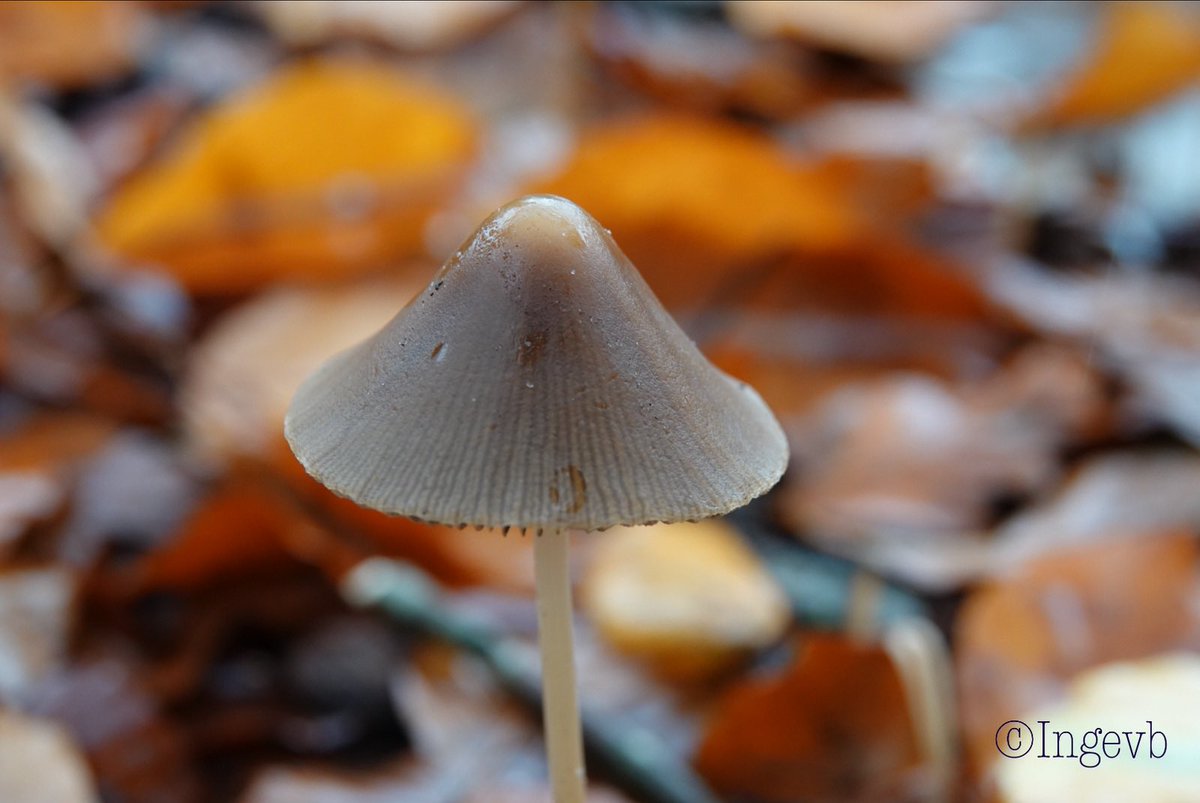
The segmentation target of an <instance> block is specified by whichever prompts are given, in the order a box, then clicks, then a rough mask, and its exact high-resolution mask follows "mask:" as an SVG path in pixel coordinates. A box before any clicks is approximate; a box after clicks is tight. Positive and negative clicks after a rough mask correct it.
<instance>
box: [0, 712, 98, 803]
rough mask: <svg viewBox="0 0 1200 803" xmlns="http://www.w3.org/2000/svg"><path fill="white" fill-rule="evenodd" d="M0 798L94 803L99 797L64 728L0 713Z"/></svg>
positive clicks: (13, 802)
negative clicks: (0, 746) (2, 747)
mask: <svg viewBox="0 0 1200 803" xmlns="http://www.w3.org/2000/svg"><path fill="white" fill-rule="evenodd" d="M0 744H3V745H4V749H3V750H0V800H4V801H5V803H96V801H98V800H99V799H100V798H99V796H98V795H97V793H96V789H95V786H94V784H93V783H92V777H91V772H90V771H89V770H88V766H87V762H86V761H85V760H84V757H83V756H82V755H81V754H80V752H79V749H78V748H77V747H76V746H75V745H74V744H73V743H72V742H71V739H70V738H69V737H68V736H67V734H66V733H65V732H64V731H63V729H62V728H61V727H59V726H58V725H55V724H54V723H52V722H47V721H45V720H41V719H35V718H33V717H27V716H23V715H21V714H18V713H16V712H13V711H5V710H0Z"/></svg>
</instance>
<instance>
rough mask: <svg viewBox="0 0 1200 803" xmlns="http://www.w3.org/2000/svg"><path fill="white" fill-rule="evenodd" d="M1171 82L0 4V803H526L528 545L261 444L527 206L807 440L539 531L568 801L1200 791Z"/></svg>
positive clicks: (755, 31) (907, 27)
mask: <svg viewBox="0 0 1200 803" xmlns="http://www.w3.org/2000/svg"><path fill="white" fill-rule="evenodd" d="M1198 87H1200V5H1197V4H1195V3H1167V2H1138V3H1073V2H1064V3H1032V2H1030V3H1025V2H1016V3H1002V2H902V1H898V2H854V3H844V2H822V3H809V2H730V3H721V2H715V1H713V2H707V1H704V0H689V1H687V2H592V3H522V2H457V3H438V2H410V3H386V2H370V3H368V2H305V3H266V2H214V3H205V2H90V3H71V2H61V3H26V2H6V3H0V800H3V801H4V803H76V802H77V801H79V802H81V803H82V802H85V801H88V802H99V801H103V803H228V802H229V801H235V802H236V803H278V802H279V801H288V803H342V802H343V801H345V803H369V802H375V801H377V802H379V803H383V801H387V802H388V803H497V802H500V803H517V802H518V801H539V803H541V802H543V801H546V800H548V793H547V791H546V788H545V784H544V780H543V779H544V778H545V767H544V765H543V763H542V758H541V750H542V748H541V743H540V725H539V719H538V715H537V712H536V710H535V709H534V708H533V707H532V706H531V705H530V702H531V698H532V697H535V696H536V695H534V694H532V693H531V692H532V691H535V690H536V682H537V681H536V671H537V670H536V649H535V644H536V641H535V636H536V632H535V631H536V617H535V613H534V608H533V604H532V559H531V551H530V541H529V538H528V537H523V536H521V535H519V534H517V533H515V532H514V533H509V534H508V535H506V536H502V535H501V534H500V533H498V532H487V531H484V532H475V531H473V530H456V529H447V528H441V527H435V526H430V525H424V524H417V523H415V522H412V521H408V520H405V519H393V518H388V517H385V516H382V515H377V514H375V513H373V512H370V511H366V510H362V509H359V508H357V507H355V506H354V505H352V504H350V503H348V502H346V501H344V500H341V499H338V498H335V497H333V496H332V495H331V494H329V493H328V492H326V491H325V490H324V489H323V488H321V487H320V486H318V485H317V484H316V483H315V482H313V481H311V480H309V479H308V478H307V477H306V476H305V475H304V473H303V471H302V470H301V469H300V468H299V467H298V465H297V464H296V463H295V462H294V460H293V458H292V457H291V455H290V453H289V451H288V450H287V448H286V446H285V445H284V443H283V440H282V433H281V429H282V420H283V413H284V410H285V409H286V406H287V403H288V400H289V399H290V396H291V394H292V392H293V391H294V389H295V387H296V386H297V384H298V383H299V382H300V380H301V379H302V378H303V377H304V376H305V375H306V374H307V373H308V372H309V371H310V370H312V369H313V368H314V367H315V366H316V365H318V364H319V363H320V362H321V361H323V360H324V359H325V358H326V357H328V356H329V355H331V354H332V353H334V352H336V351H338V350H340V349H342V348H345V347H347V346H349V345H350V344H352V343H354V342H356V341H357V340H359V339H361V338H363V337H365V336H367V335H369V334H371V333H372V332H374V331H375V330H376V329H377V328H378V327H380V326H381V325H382V324H383V323H384V322H385V321H386V320H388V319H389V318H390V317H391V316H392V315H393V314H395V312H396V311H397V310H398V309H399V308H400V307H401V306H402V305H403V304H404V303H405V302H406V301H407V300H408V299H409V298H410V297H411V296H412V295H414V294H415V293H417V292H419V291H420V290H421V289H422V288H423V287H424V285H425V284H426V283H427V282H428V281H429V278H430V277H431V275H432V274H433V272H434V271H435V270H436V268H437V267H438V266H439V265H440V263H441V261H442V260H443V259H445V258H446V257H447V256H448V255H449V254H451V253H452V252H453V251H454V249H455V248H456V246H457V245H458V243H460V242H461V241H462V240H463V238H465V237H466V236H468V235H469V234H470V232H471V231H472V230H473V228H474V227H475V226H476V225H477V224H478V223H479V222H480V221H481V220H482V219H483V218H484V217H485V216H486V215H487V214H488V213H489V212H490V211H491V210H492V209H494V208H495V207H496V206H498V205H500V204H501V203H504V202H506V201H508V200H511V199H512V198H514V197H516V196H518V195H521V194H524V193H527V192H552V193H557V194H560V195H563V196H566V197H568V198H570V199H572V200H574V201H576V202H577V203H579V204H581V205H582V206H583V207H584V208H586V209H587V210H589V211H590V212H591V213H592V214H593V215H594V216H595V217H596V218H598V219H599V220H600V222H601V223H602V224H603V225H605V226H606V227H608V228H610V229H611V230H612V233H613V235H614V237H615V238H616V240H617V242H618V243H619V244H620V245H621V247H622V248H623V249H624V250H625V252H626V253H627V254H628V255H629V257H630V258H631V259H632V260H633V262H634V263H635V264H636V265H637V266H638V267H639V269H640V270H641V271H642V273H643V275H644V276H645V277H646V279H647V281H648V282H649V284H650V285H651V287H652V288H653V289H654V291H655V292H656V293H657V294H658V296H659V298H660V299H661V300H662V302H663V303H664V304H665V305H666V306H667V307H668V308H669V309H670V311H671V312H672V313H673V314H674V315H675V317H676V318H677V320H678V321H679V322H680V324H681V325H682V326H683V327H684V328H685V329H686V330H687V331H688V333H689V334H690V335H691V336H692V337H693V338H694V339H695V341H696V342H697V344H698V345H699V346H700V347H701V348H702V349H703V350H704V352H705V353H706V354H707V355H708V356H709V357H710V359H712V360H713V361H714V362H715V363H716V364H717V365H718V366H720V367H721V368H722V369H723V370H724V371H726V372H727V373H729V374H731V375H733V376H735V377H738V378H739V379H742V380H745V381H747V382H749V383H751V384H752V385H753V386H754V387H756V388H757V389H758V390H759V391H760V393H761V394H762V395H763V397H764V398H765V399H766V400H767V402H768V403H769V404H770V406H771V407H772V409H773V410H774V411H775V412H776V414H777V416H778V417H779V418H780V420H781V421H782V422H783V424H784V426H785V428H786V430H787V433H788V437H789V440H790V442H791V448H792V461H791V465H790V468H789V470H788V473H787V475H786V477H785V478H784V481H783V483H782V484H781V485H780V486H779V487H778V488H777V489H775V490H774V491H773V492H772V493H770V494H769V495H768V496H767V497H765V498H764V499H762V500H759V501H758V502H756V503H755V504H753V505H751V506H750V507H749V508H748V509H746V510H743V511H740V512H738V513H736V514H733V515H731V516H730V517H728V518H727V519H723V520H714V521H707V522H702V523H698V524H682V525H671V526H655V527H650V528H631V529H622V528H616V529H613V530H609V531H606V532H603V533H593V534H580V535H578V536H577V537H576V542H577V543H576V544H575V546H576V549H575V550H574V560H575V569H576V590H577V594H576V601H577V621H578V624H577V629H578V638H579V640H580V644H579V648H578V655H579V661H580V664H581V669H580V673H581V684H582V689H583V692H582V697H583V702H584V708H585V722H586V727H587V732H588V738H589V759H588V761H589V768H590V772H591V776H592V790H593V793H594V800H595V801H605V802H607V803H613V802H614V801H627V802H628V801H642V802H643V803H706V802H707V801H714V802H715V801H728V802H730V803H733V802H735V801H742V802H744V803H793V802H795V803H800V802H801V801H958V800H962V801H1014V802H1016V801H1023V802H1024V801H1056V802H1057V801H1064V800H1092V801H1098V800H1113V801H1125V800H1134V799H1136V800H1139V801H1195V800H1200V726H1198V725H1197V724H1196V723H1198V722H1200V657H1198V656H1197V655H1196V652H1195V650H1196V647H1197V646H1198V645H1200V604H1198V601H1200V595H1198V593H1197V592H1198V591H1200V585H1198V583H1197V580H1198V575H1197V561H1198V560H1200V554H1198V551H1197V547H1198V544H1197V534H1198V530H1200V454H1198V452H1197V448H1198V447H1200V90H1198ZM371 557H376V558H380V557H382V558H387V559H389V560H390V561H391V562H389V563H383V564H381V563H374V564H370V565H371V566H374V567H376V568H379V567H381V566H382V567H384V568H385V569H386V570H385V571H376V572H374V573H372V574H371V575H370V578H369V579H370V580H371V582H370V583H369V584H366V585H364V582H365V581H364V577H365V575H364V573H363V572H362V571H360V569H361V568H362V566H363V561H365V560H366V559H368V558H371ZM368 585H369V587H367V586H368ZM1014 720H1018V721H1023V722H1025V723H1028V724H1030V725H1032V726H1033V727H1032V728H1031V729H1030V731H1029V732H1028V734H1025V733H1024V732H1019V733H1018V734H1017V737H1016V742H1015V744H1016V746H1015V747H1014V741H1013V739H1014V737H1012V736H1011V734H1010V731H1009V730H1004V729H1003V728H1002V727H1001V726H1002V725H1003V724H1004V723H1009V722H1010V721H1014ZM1042 721H1044V722H1047V723H1049V727H1050V729H1051V730H1059V731H1065V732H1067V733H1068V735H1069V736H1070V737H1071V744H1068V743H1066V742H1063V740H1062V739H1061V738H1060V739H1058V740H1057V742H1058V743H1057V744H1050V745H1043V744H1042V743H1041V742H1038V741H1036V740H1037V739H1041V738H1042V737H1043V735H1044V734H1043V733H1036V732H1035V731H1037V730H1039V725H1038V724H1037V723H1039V722H1042ZM1147 724H1150V728H1149V729H1147V728H1146V725H1147ZM998 728H1001V730H997V729H998ZM1097 728H1101V729H1103V730H1105V731H1109V730H1111V731H1116V732H1123V731H1137V730H1138V729H1143V730H1149V731H1156V732H1160V733H1161V734H1165V737H1166V739H1168V740H1169V752H1168V753H1167V755H1166V756H1163V757H1153V756H1148V755H1147V754H1146V752H1145V751H1144V750H1143V752H1142V753H1140V754H1138V755H1136V756H1135V755H1130V754H1131V753H1133V752H1134V751H1133V749H1132V748H1133V746H1132V745H1126V744H1125V742H1121V749H1120V750H1119V751H1118V752H1119V753H1120V755H1116V756H1114V755H1112V754H1111V751H1110V752H1106V753H1104V754H1103V755H1100V756H1098V758H1099V759H1102V760H1101V761H1099V762H1098V763H1099V764H1100V766H1098V767H1094V768H1091V766H1090V765H1091V762H1090V760H1087V759H1086V757H1085V751H1086V749H1087V748H1086V745H1085V744H1084V741H1083V738H1082V734H1085V732H1087V731H1089V730H1095V729H1097ZM1030 738H1032V739H1034V740H1035V741H1034V743H1033V745H1032V746H1033V748H1034V749H1033V750H1032V752H1030V753H1028V754H1025V755H1023V756H1022V757H1013V756H1017V754H1019V753H1020V749H1021V746H1022V745H1023V744H1029V742H1028V741H1025V742H1023V741H1022V740H1023V739H1030ZM1148 738H1149V736H1148ZM1160 746H1161V745H1160ZM1092 747H1093V748H1095V747H1096V745H1095V744H1093V745H1092ZM1158 749H1159V746H1156V747H1155V748H1154V750H1158ZM1046 752H1048V753H1049V755H1050V756H1053V755H1055V754H1060V755H1061V756H1062V757H1061V758H1058V759H1055V758H1051V757H1039V755H1040V754H1042V753H1046ZM1094 752H1095V751H1094V750H1093V753H1094ZM1006 754H1007V757H1006ZM1085 760H1086V761H1087V763H1084V761H1085Z"/></svg>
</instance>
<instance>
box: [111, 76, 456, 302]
mask: <svg viewBox="0 0 1200 803" xmlns="http://www.w3.org/2000/svg"><path fill="white" fill-rule="evenodd" d="M475 140H476V130H475V123H474V121H473V120H472V118H471V117H470V115H469V114H468V113H467V112H466V111H465V109H464V108H463V107H461V106H460V105H459V104H458V103H457V102H456V101H454V100H452V99H451V98H449V97H446V96H443V95H441V94H439V93H438V92H435V91H433V90H431V89H427V88H424V87H421V86H417V85H415V84H413V83H411V82H409V81H408V80H407V79H405V78H404V77H403V76H402V75H401V74H399V73H397V72H395V71H393V70H390V69H388V68H386V67H383V66H374V65H371V64H368V63H353V62H340V61H308V62H299V63H296V64H294V65H291V66H288V67H286V68H284V69H283V70H281V71H280V72H278V73H276V74H275V75H274V76H272V77H271V78H269V79H268V80H267V81H266V82H264V83H263V84H261V85H259V86H257V87H255V88H252V89H250V90H248V91H247V92H245V93H244V94H242V95H239V96H237V97H235V98H232V99H230V100H228V101H226V102H225V103H223V104H222V105H220V106H218V107H217V108H215V109H214V110H212V111H211V112H209V113H208V114H206V115H204V116H203V117H201V118H200V119H199V120H198V121H197V122H196V123H195V124H194V125H193V126H192V127H191V128H189V129H188V130H187V131H186V132H185V134H184V135H183V136H181V138H180V141H179V142H177V143H176V147H175V148H174V149H173V150H171V152H170V153H169V154H168V155H167V156H166V157H165V158H164V159H163V160H162V161H160V162H159V163H158V164H156V165H154V166H152V167H151V168H149V169H147V170H145V171H144V172H142V173H140V174H138V175H136V176H135V177H134V178H132V179H131V180H130V181H129V182H128V183H127V184H125V185H124V186H122V187H121V188H120V189H119V190H118V192H117V193H116V194H115V196H114V197H113V198H112V199H111V200H110V203H109V205H108V207H107V208H106V209H104V210H103V211H102V213H101V214H100V216H99V218H98V222H97V229H98V233H99V236H100V238H101V240H102V241H103V243H104V244H105V245H107V246H108V247H109V248H111V249H112V250H113V251H115V252H116V253H117V254H118V255H120V256H121V257H123V258H124V259H126V260H129V261H135V262H142V263H151V264H154V265H157V266H160V267H161V268H163V269H165V270H166V271H168V272H169V273H171V275H173V276H174V277H175V278H177V279H178V280H179V281H180V282H181V283H182V284H183V285H184V286H185V287H187V288H188V289H189V290H191V291H194V292H198V293H235V292H241V291H246V290H250V289H253V288H255V287H258V286H260V285H262V284H264V283H268V282H270V281H273V280H279V279H286V278H294V279H309V280H311V279H331V278H337V277H341V276H345V275H348V274H355V273H360V272H362V271H364V270H366V269H368V268H370V267H372V266H376V265H379V264H380V263H382V262H386V261H390V260H398V259H402V258H405V257H411V256H414V255H417V254H419V253H421V252H422V250H423V233H424V224H425V222H426V220H427V219H428V217H429V216H430V215H431V214H432V213H433V211H434V209H435V208H437V205H438V204H439V203H440V202H442V201H443V200H444V198H445V196H446V194H447V193H448V192H449V191H450V190H451V189H452V188H453V186H454V185H455V183H456V180H457V179H458V178H459V175H460V173H461V172H462V171H463V169H464V168H465V166H466V164H467V162H468V160H469V159H470V158H471V157H472V155H473V153H474V148H475Z"/></svg>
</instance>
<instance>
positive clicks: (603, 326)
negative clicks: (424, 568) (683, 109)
mask: <svg viewBox="0 0 1200 803" xmlns="http://www.w3.org/2000/svg"><path fill="white" fill-rule="evenodd" d="M284 434H285V435H286V437H287V439H288V442H289V444H290V445H291V447H292V450H293V451H294V452H295V453H296V456H297V458H299V460H300V462H301V463H302V464H303V465H304V467H305V469H306V470H307V471H308V472H309V473H310V474H312V475H313V476H314V477H316V478H317V479H318V480H320V481H321V482H322V483H323V484H325V485H326V486H328V487H329V488H330V489H332V490H333V491H335V492H336V493H339V494H341V495H343V496H347V497H349V498H350V499H353V500H354V501H356V502H358V503H359V504H362V505H365V506H367V507H371V508H375V509H377V510H382V511H384V512H387V513H393V514H402V515H406V516H411V517H413V518H419V519H424V520H427V521H435V522H440V523H443V524H470V525H477V526H485V527H519V528H535V529H541V528H546V529H565V528H579V529H585V530H595V529H603V528H605V527H610V526H613V525H616V524H646V523H652V522H656V521H668V522H669V521H682V520H695V519H701V518H705V517H708V516H714V515H719V514H721V513H726V512H728V511H730V510H733V509H734V508H737V507H739V506H741V505H744V504H745V503H746V502H748V501H750V500H751V499H753V498H754V497H756V496H758V495H760V494H762V493H764V492H765V491H766V490H767V489H769V488H770V487H771V486H772V485H774V484H775V483H776V482H777V481H778V480H779V478H780V477H781V476H782V474H783V471H784V468H785V467H786V465H787V458H788V451H787V440H786V438H785V437H784V434H783V431H782V429H781V428H780V426H779V424H778V422H777V421H776V420H775V418H774V416H773V415H772V414H771V412H770V410H769V409H768V408H767V407H766V405H765V404H764V403H763V401H762V399H761V398H759V396H758V394H757V393H755V392H754V390H753V389H751V388H750V387H749V386H747V385H745V384H743V383H740V382H737V381H735V380H733V379H731V378H729V377H728V376H726V375H725V374H723V373H721V372H720V371H718V370H717V369H716V368H714V367H713V366H712V365H711V364H710V363H709V362H708V361H707V360H706V359H705V358H704V356H703V355H702V354H701V353H700V351H699V350H698V349H697V348H696V346H695V344H694V343H693V342H692V341H691V340H690V339H689V338H688V337H687V335H685V334H684V333H683V331H682V330H681V329H680V328H679V327H678V326H677V325H676V324H675V322H674V321H673V320H672V319H671V317H670V316H669V315H668V314H667V312H666V311H665V310H664V309H663V308H662V305H661V304H659V303H658V300H657V299H656V298H655V297H654V294H653V293H652V292H651V290H650V288H649V287H647V285H646V283H645V282H644V281H642V278H641V276H639V275H638V272H637V270H636V269H635V268H634V267H633V265H632V264H630V262H629V260H628V259H627V258H626V257H625V255H624V254H622V253H621V251H620V249H619V248H618V247H617V245H616V243H615V242H613V239H612V237H611V235H610V234H609V233H608V232H607V231H606V230H605V229H603V228H602V227H601V226H600V224H599V223H597V222H596V221H595V220H594V219H593V218H592V217H591V216H590V215H588V214H587V213H586V212H584V211H583V210H582V209H580V208H579V207H578V206H576V205H575V204H573V203H571V202H570V201H567V200H565V199H563V198H558V197H555V196H529V197H526V198H522V199H519V200H517V201H514V202H513V203H510V204H508V205H507V206H504V207H502V208H501V209H499V210H497V211H496V212H495V213H494V214H492V216H491V217H489V218H488V219H487V220H486V221H485V222H484V223H483V225H482V226H480V227H479V229H478V230H477V231H476V232H475V233H474V234H473V235H472V236H471V237H470V238H469V239H468V240H467V241H466V243H465V244H464V245H463V246H462V247H461V248H460V249H459V250H458V252H456V253H455V254H454V255H453V256H452V257H451V258H450V259H449V261H447V262H446V264H445V265H444V266H443V267H442V269H441V270H440V271H439V272H438V273H437V274H436V275H435V276H434V278H433V281H432V282H431V283H430V285H429V287H428V288H426V290H425V292H423V293H421V294H420V295H419V296H417V297H416V298H414V299H413V300H412V301H411V302H410V303H409V304H408V305H407V306H406V307H404V309H402V310H401V311H400V312H399V314H397V315H396V317H395V318H393V319H392V320H391V322H389V323H388V324H387V325H386V326H385V327H384V328H383V329H382V330H381V331H380V332H379V333H378V334H376V335H375V336H373V337H372V338H370V339H368V340H366V341H365V342H363V343H361V344H359V345H358V346H356V347H354V348H352V349H350V350H349V351H346V352H343V353H342V354H340V355H338V356H336V357H334V358H333V359H331V360H330V361H329V362H327V363H326V364H325V365H323V366H322V367H321V368H320V369H319V370H318V371H317V372H316V373H315V374H313V375H312V376H311V377H309V378H308V379H307V380H306V381H305V382H304V384H303V385H302V386H301V387H300V389H299V390H298V391H297V393H296V396H295V398H294V399H293V400H292V404H291V408H290V409H289V411H288V414H287V418H286V421H285V424H284Z"/></svg>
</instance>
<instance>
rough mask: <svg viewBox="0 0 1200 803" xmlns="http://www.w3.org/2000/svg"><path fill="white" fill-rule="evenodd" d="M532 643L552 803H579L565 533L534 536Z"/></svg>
mask: <svg viewBox="0 0 1200 803" xmlns="http://www.w3.org/2000/svg"><path fill="white" fill-rule="evenodd" d="M535 544H536V545H535V546H534V553H533V554H534V565H535V567H536V571H537V609H538V643H539V645H540V646H541V650H542V708H543V711H542V719H543V722H544V723H545V725H544V727H545V731H546V756H547V758H548V760H549V763H550V781H551V788H552V789H553V790H554V803H583V801H584V797H585V793H584V784H585V781H584V770H583V736H582V731H581V730H580V727H579V702H578V700H577V698H576V692H575V639H574V636H573V635H572V630H571V577H570V573H569V571H568V560H567V546H568V544H569V538H568V534H567V533H566V532H561V531H560V532H550V531H547V532H545V533H544V534H542V535H540V536H535Z"/></svg>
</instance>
